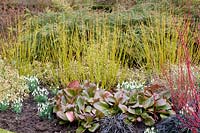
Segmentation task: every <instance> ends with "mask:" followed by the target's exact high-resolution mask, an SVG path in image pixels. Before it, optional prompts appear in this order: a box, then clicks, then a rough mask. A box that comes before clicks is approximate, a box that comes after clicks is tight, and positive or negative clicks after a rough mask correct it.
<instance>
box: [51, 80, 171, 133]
mask: <svg viewBox="0 0 200 133" xmlns="http://www.w3.org/2000/svg"><path fill="white" fill-rule="evenodd" d="M55 100H56V105H55V107H54V112H55V113H56V115H57V117H59V118H60V119H61V120H62V121H69V122H73V121H80V126H79V128H78V129H77V132H83V131H85V130H87V129H88V130H89V131H90V132H95V131H96V130H97V129H98V128H99V127H100V124H99V121H100V119H102V118H104V117H106V116H114V115H116V114H119V113H122V114H124V115H125V116H127V117H126V121H128V122H130V123H135V122H143V123H144V124H145V125H147V126H152V125H154V124H155V123H156V122H157V121H159V120H161V119H163V118H167V117H168V116H170V115H172V114H174V112H173V111H172V108H171V105H170V103H169V101H168V99H165V98H163V97H162V96H160V95H159V94H156V93H153V94H152V93H151V92H149V91H147V90H137V89H133V90H125V89H123V88H121V89H118V90H116V91H106V90H104V89H101V88H98V87H97V86H96V85H95V84H92V83H89V82H86V83H84V84H83V85H80V84H79V82H78V81H73V82H71V83H70V84H69V85H68V87H67V88H65V89H62V90H59V92H58V94H57V96H56V97H55Z"/></svg>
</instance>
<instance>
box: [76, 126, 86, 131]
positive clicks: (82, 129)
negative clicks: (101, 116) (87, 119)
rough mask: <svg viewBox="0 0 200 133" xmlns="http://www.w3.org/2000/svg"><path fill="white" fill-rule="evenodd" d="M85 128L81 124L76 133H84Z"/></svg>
mask: <svg viewBox="0 0 200 133" xmlns="http://www.w3.org/2000/svg"><path fill="white" fill-rule="evenodd" d="M85 130H86V129H85V128H84V127H83V126H79V127H78V128H77V129H76V133H84V132H85Z"/></svg>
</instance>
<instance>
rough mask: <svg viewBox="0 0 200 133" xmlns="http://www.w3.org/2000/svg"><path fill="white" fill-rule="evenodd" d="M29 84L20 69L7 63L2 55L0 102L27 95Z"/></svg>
mask: <svg viewBox="0 0 200 133" xmlns="http://www.w3.org/2000/svg"><path fill="white" fill-rule="evenodd" d="M27 92H28V86H27V85H26V82H25V80H24V78H23V77H21V76H20V75H19V74H18V71H17V70H16V69H14V68H12V67H11V66H9V65H7V64H6V63H5V62H4V60H2V58H1V56H0V102H1V101H6V102H10V101H12V102H14V101H16V99H19V98H23V97H25V96H27V94H28V93H27Z"/></svg>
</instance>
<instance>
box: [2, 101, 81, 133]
mask: <svg viewBox="0 0 200 133" xmlns="http://www.w3.org/2000/svg"><path fill="white" fill-rule="evenodd" d="M54 118H55V116H54ZM0 128H3V129H6V130H10V131H13V132H16V133H66V132H69V133H74V132H75V130H76V128H77V124H76V123H72V124H68V125H67V124H66V125H59V120H57V119H52V120H43V119H41V118H40V117H39V116H38V115H37V105H36V103H35V102H34V100H33V98H32V97H30V98H29V99H26V100H25V101H24V102H23V111H22V113H21V114H19V115H17V114H16V113H14V112H12V111H11V110H8V111H5V112H0Z"/></svg>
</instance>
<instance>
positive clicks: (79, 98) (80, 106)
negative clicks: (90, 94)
mask: <svg viewBox="0 0 200 133" xmlns="http://www.w3.org/2000/svg"><path fill="white" fill-rule="evenodd" d="M76 104H77V105H78V108H79V110H84V107H85V106H84V100H83V99H82V98H81V97H78V98H77V100H76Z"/></svg>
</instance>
